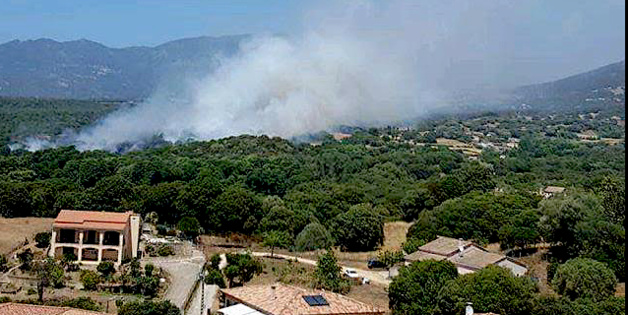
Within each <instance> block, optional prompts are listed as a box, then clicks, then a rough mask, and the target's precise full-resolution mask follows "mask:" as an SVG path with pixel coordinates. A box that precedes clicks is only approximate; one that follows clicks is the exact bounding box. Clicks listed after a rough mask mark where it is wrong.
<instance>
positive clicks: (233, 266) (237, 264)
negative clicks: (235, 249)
mask: <svg viewBox="0 0 628 315" xmlns="http://www.w3.org/2000/svg"><path fill="white" fill-rule="evenodd" d="M226 256H227V267H226V268H225V277H227V280H229V287H233V286H234V285H235V284H238V285H243V284H244V283H246V282H249V281H251V279H253V277H254V276H256V275H259V274H261V273H262V271H263V269H264V266H263V265H262V263H261V262H260V261H259V260H258V259H256V258H254V257H253V256H251V254H248V253H247V254H226ZM236 279H237V282H236Z"/></svg>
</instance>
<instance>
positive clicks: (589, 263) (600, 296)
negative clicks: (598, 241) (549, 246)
mask: <svg viewBox="0 0 628 315" xmlns="http://www.w3.org/2000/svg"><path fill="white" fill-rule="evenodd" d="M616 285H617V278H615V274H614V273H613V271H612V270H610V269H609V268H608V267H607V266H606V264H604V263H601V262H599V261H595V260H593V259H589V258H575V259H571V260H568V261H567V262H566V263H564V264H562V265H560V266H558V268H557V269H556V273H555V274H554V278H553V279H552V287H553V288H554V290H556V292H557V293H558V294H562V295H565V296H567V297H568V298H570V299H572V300H575V299H579V298H585V299H592V300H594V301H600V300H604V299H607V298H608V297H610V296H612V295H613V294H614V293H615V286H616Z"/></svg>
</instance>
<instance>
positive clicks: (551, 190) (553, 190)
mask: <svg viewBox="0 0 628 315" xmlns="http://www.w3.org/2000/svg"><path fill="white" fill-rule="evenodd" d="M565 190H566V188H565V187H560V186H547V187H545V188H544V189H543V190H541V196H543V198H544V199H549V198H552V197H554V196H556V195H558V194H562V193H564V192H565Z"/></svg>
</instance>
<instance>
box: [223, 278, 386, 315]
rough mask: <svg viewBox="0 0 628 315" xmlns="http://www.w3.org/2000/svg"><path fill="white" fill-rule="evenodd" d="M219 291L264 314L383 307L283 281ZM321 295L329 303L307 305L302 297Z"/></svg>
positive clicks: (376, 312) (349, 312) (368, 313)
mask: <svg viewBox="0 0 628 315" xmlns="http://www.w3.org/2000/svg"><path fill="white" fill-rule="evenodd" d="M221 292H222V293H223V294H224V295H225V296H226V297H229V298H230V299H231V300H235V301H237V302H239V303H242V304H245V305H247V306H249V307H251V308H254V309H256V310H258V311H260V312H263V313H265V314H273V315H296V314H298V315H323V314H338V315H340V314H343V315H382V314H384V311H383V310H380V309H378V308H376V307H375V306H373V305H368V304H366V303H362V302H359V301H356V300H354V299H351V298H348V297H346V296H344V295H340V294H336V293H332V292H326V291H320V290H311V289H303V288H299V287H295V286H291V285H286V284H275V285H253V286H245V287H239V288H232V289H222V290H221ZM319 294H320V295H322V296H323V297H324V298H325V299H326V300H327V302H328V303H329V305H325V306H310V305H308V303H307V302H305V300H304V299H303V296H306V295H319Z"/></svg>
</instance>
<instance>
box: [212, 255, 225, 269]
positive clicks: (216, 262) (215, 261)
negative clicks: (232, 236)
mask: <svg viewBox="0 0 628 315" xmlns="http://www.w3.org/2000/svg"><path fill="white" fill-rule="evenodd" d="M221 261H222V258H221V257H220V254H214V255H212V257H211V258H210V259H209V264H210V266H211V269H215V270H220V262H221Z"/></svg>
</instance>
